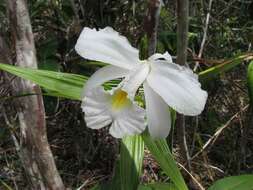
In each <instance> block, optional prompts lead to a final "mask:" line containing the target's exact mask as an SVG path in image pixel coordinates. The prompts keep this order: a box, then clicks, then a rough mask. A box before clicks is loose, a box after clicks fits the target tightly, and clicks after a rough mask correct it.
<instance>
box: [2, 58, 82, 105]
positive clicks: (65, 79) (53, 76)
mask: <svg viewBox="0 0 253 190" xmlns="http://www.w3.org/2000/svg"><path fill="white" fill-rule="evenodd" d="M0 69H2V70H4V71H7V72H9V73H12V74H14V75H16V76H18V77H21V78H24V79H27V80H31V81H33V82H34V83H36V84H38V85H40V86H42V87H44V88H46V89H48V90H49V91H48V94H49V95H50V93H51V94H53V95H57V96H61V97H68V98H71V99H76V100H80V99H81V97H80V96H81V92H82V89H83V85H84V84H85V81H86V80H87V77H84V76H82V75H77V74H69V73H60V72H54V71H47V70H38V69H30V68H22V67H17V66H12V65H7V64H1V63H0Z"/></svg>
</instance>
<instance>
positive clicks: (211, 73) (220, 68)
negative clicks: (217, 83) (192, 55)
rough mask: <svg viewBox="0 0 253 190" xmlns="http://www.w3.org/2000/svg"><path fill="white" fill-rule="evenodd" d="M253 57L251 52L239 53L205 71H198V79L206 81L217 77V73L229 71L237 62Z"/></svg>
mask: <svg viewBox="0 0 253 190" xmlns="http://www.w3.org/2000/svg"><path fill="white" fill-rule="evenodd" d="M251 59H253V53H246V54H242V55H239V56H237V57H235V58H233V59H229V60H227V61H224V62H223V63H221V64H219V65H216V66H213V67H211V68H209V69H207V70H205V71H202V72H200V73H199V80H200V81H202V82H203V81H208V80H211V79H213V78H215V77H217V76H218V75H219V74H221V73H223V72H226V71H229V70H231V69H232V68H234V67H236V66H238V65H239V64H241V63H243V61H246V60H251Z"/></svg>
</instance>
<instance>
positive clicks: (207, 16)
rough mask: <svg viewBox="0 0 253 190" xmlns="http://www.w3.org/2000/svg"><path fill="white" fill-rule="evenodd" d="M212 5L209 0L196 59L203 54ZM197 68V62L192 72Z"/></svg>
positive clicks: (211, 1)
mask: <svg viewBox="0 0 253 190" xmlns="http://www.w3.org/2000/svg"><path fill="white" fill-rule="evenodd" d="M212 3H213V0H209V4H208V9H207V14H206V21H205V27H204V30H203V31H204V32H203V38H202V41H201V45H200V49H199V53H198V57H197V58H201V57H202V54H203V51H204V46H205V43H206V38H207V30H208V25H209V20H210V12H211V9H212ZM198 66H199V62H196V64H195V66H194V69H193V70H194V71H196V70H197V68H198Z"/></svg>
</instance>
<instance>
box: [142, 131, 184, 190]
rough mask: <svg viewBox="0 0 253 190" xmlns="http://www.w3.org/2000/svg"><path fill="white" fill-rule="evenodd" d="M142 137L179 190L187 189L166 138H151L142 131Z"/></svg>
mask: <svg viewBox="0 0 253 190" xmlns="http://www.w3.org/2000/svg"><path fill="white" fill-rule="evenodd" d="M142 137H143V140H144V142H145V145H146V146H147V148H148V149H149V151H150V152H151V154H152V155H153V156H154V157H155V159H156V161H157V162H158V163H159V165H160V167H161V168H162V169H163V171H164V172H165V173H166V174H167V175H168V176H169V177H170V179H171V181H172V182H173V183H174V184H175V186H176V187H177V188H178V189H180V190H188V188H187V186H186V184H185V182H184V179H183V177H182V175H181V173H180V171H179V169H178V167H177V164H176V162H175V160H174V158H173V156H172V154H171V152H170V149H169V147H168V144H167V142H166V140H164V139H161V140H153V139H151V137H150V136H149V134H148V133H144V134H143V135H142Z"/></svg>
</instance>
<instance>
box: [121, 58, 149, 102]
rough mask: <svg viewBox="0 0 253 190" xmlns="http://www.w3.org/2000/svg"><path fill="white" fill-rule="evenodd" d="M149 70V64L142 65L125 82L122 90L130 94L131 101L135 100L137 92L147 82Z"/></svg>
mask: <svg viewBox="0 0 253 190" xmlns="http://www.w3.org/2000/svg"><path fill="white" fill-rule="evenodd" d="M149 68H150V67H149V65H148V64H147V63H143V64H140V65H138V66H137V67H136V68H135V69H134V70H133V71H131V73H130V74H129V75H128V76H127V77H126V78H125V79H124V80H123V82H122V83H123V86H122V90H124V91H126V92H127V93H128V94H129V98H130V99H134V96H135V93H136V91H137V90H138V88H139V87H140V86H141V84H142V83H143V82H144V81H145V80H146V78H147V76H148V74H149Z"/></svg>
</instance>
